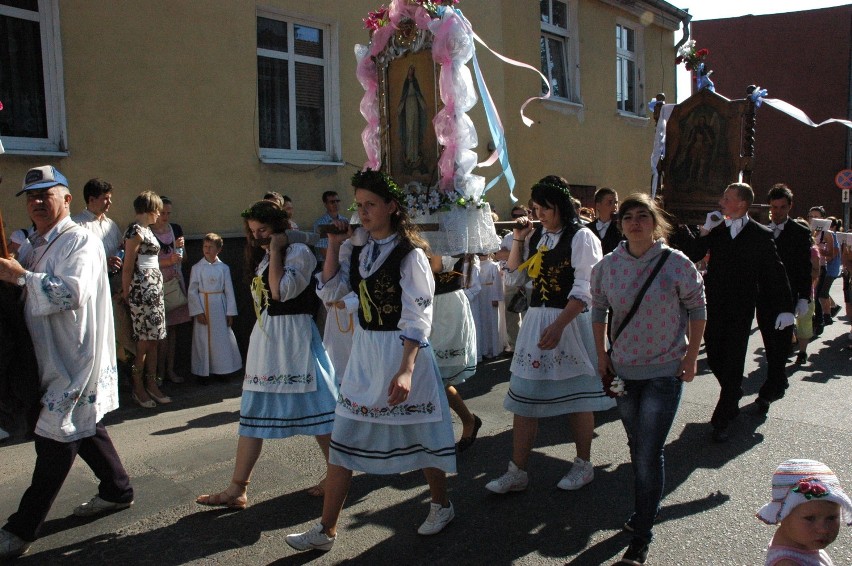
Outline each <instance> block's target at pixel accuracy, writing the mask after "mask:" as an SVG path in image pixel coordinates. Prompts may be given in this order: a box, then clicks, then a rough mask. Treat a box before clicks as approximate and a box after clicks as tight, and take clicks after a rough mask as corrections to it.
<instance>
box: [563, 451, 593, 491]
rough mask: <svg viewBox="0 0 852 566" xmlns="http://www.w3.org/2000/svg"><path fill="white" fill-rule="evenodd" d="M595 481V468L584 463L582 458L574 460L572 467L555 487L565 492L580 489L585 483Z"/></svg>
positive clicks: (590, 464) (588, 463) (589, 463)
mask: <svg viewBox="0 0 852 566" xmlns="http://www.w3.org/2000/svg"><path fill="white" fill-rule="evenodd" d="M593 479H595V468H594V466H592V463H591V462H586V461H585V460H583V459H582V458H574V465H573V466H571V469H570V470H569V471H568V473H567V474H565V476H563V478H562V479H561V480H559V483H558V484H556V487H558V488H559V489H564V490H566V491H570V490H574V489H580V488H581V487H583V486H584V485H586V484H587V483H591V481H592V480H593Z"/></svg>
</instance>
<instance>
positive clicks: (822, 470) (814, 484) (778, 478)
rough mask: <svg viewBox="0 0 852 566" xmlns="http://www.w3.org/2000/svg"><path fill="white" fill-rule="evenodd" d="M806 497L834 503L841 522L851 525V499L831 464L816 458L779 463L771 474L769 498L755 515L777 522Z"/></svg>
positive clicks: (809, 499)
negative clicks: (837, 507)
mask: <svg viewBox="0 0 852 566" xmlns="http://www.w3.org/2000/svg"><path fill="white" fill-rule="evenodd" d="M808 501H832V502H834V503H837V504H838V505H840V520H841V522H842V523H843V524H845V525H850V526H852V500H850V499H849V496H848V495H846V493H844V492H843V488H841V487H840V481H839V480H838V479H837V476H836V475H834V472H832V471H831V468H829V467H828V466H826V465H825V464H823V463H822V462H817V461H816V460H787V461H786V462H783V463H782V464H781V465H780V466H778V468H777V469H776V470H775V473H774V474H772V501H770V502H769V503H767V504H766V505H764V506H763V507H761V508H760V511H758V512H757V518H758V519H760V520H761V521H763V522H764V523H768V524H770V525H776V524H778V523H780V522H781V521H782V520H783V519H784V517H786V516H787V515H789V514H790V512H791V511H792V510H793V509H795V508H796V507H797V506H798V505H801V504H802V503H807V502H808Z"/></svg>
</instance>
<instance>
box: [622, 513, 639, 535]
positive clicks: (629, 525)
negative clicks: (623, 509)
mask: <svg viewBox="0 0 852 566" xmlns="http://www.w3.org/2000/svg"><path fill="white" fill-rule="evenodd" d="M622 528H623V529H624V530H625V531H627V532H628V533H635V532H636V513H633V514H632V515H631V516H630V518H629V519H627V522H626V523H624V525H623V526H622Z"/></svg>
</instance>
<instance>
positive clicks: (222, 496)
mask: <svg viewBox="0 0 852 566" xmlns="http://www.w3.org/2000/svg"><path fill="white" fill-rule="evenodd" d="M231 483H232V484H236V485H238V486H240V487H242V488H246V487H248V484H249V483H251V482H249V481H248V480H246V481H239V480H231ZM228 487H230V486H228ZM195 502H196V503H198V504H199V505H209V506H211V507H227V508H228V509H234V510H239V511H242V510H243V509H245V508H246V505H248V497H247V496H246V492H245V491H243V492H242V493H240V494H239V495H230V494H228V490H227V489H225V491H220V492H219V493H214V494H212V495H199V496H198V497H197V498H196V499H195Z"/></svg>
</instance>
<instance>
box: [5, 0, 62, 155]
mask: <svg viewBox="0 0 852 566" xmlns="http://www.w3.org/2000/svg"><path fill="white" fill-rule="evenodd" d="M0 15H3V16H9V17H12V18H20V19H23V20H30V21H38V23H39V32H40V35H41V58H42V67H43V69H42V81H43V82H44V101H45V112H46V118H47V137H46V138H28V137H18V136H2V141H3V147H4V149H5V151H6V154H8V155H55V156H66V155H68V141H67V140H68V130H67V125H66V119H65V97H64V96H63V90H64V89H63V86H62V85H63V83H64V79H63V71H62V41H61V37H60V35H59V0H38V14H34V13H33V12H30V11H29V10H21V9H18V8H12V7H10V6H0Z"/></svg>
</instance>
